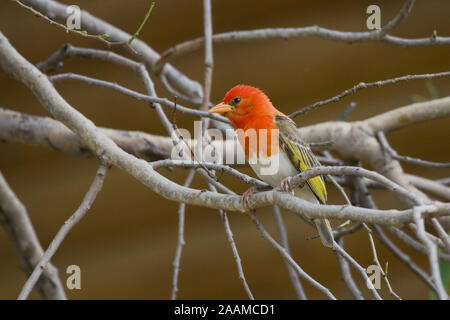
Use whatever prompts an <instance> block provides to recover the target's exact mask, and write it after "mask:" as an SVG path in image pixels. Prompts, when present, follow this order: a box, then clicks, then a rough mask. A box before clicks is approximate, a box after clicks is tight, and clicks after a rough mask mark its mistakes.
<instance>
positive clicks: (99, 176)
mask: <svg viewBox="0 0 450 320" xmlns="http://www.w3.org/2000/svg"><path fill="white" fill-rule="evenodd" d="M107 170H108V165H107V164H106V163H104V162H103V160H101V162H100V166H99V168H98V170H97V173H96V175H95V178H94V181H93V182H92V184H91V186H90V187H89V190H88V192H87V193H86V195H85V196H84V198H83V201H82V202H81V204H80V206H79V207H78V209H77V210H76V211H75V212H74V214H72V215H71V216H70V218H69V219H67V220H66V221H65V222H64V224H63V226H62V227H61V228H60V229H59V231H58V233H57V234H56V236H55V237H54V238H53V240H52V242H51V243H50V245H49V246H48V248H47V250H46V251H45V253H44V255H43V256H42V258H41V260H40V261H39V263H38V264H37V265H36V267H35V268H34V271H33V273H32V274H31V276H30V277H29V278H28V280H27V282H26V283H25V285H24V286H23V288H22V291H21V292H20V294H19V297H18V300H25V299H26V298H27V297H28V295H29V294H30V292H31V290H33V287H34V285H35V284H36V281H37V280H38V279H39V277H40V276H41V274H42V272H43V271H44V269H45V268H46V267H47V264H48V262H49V261H50V259H51V258H52V257H53V255H54V254H55V253H56V251H57V250H58V248H59V246H60V245H61V243H62V242H63V241H64V239H65V238H66V236H67V234H68V233H69V232H70V230H72V228H73V227H74V226H75V225H76V224H77V223H78V222H79V221H80V220H81V219H82V218H83V217H84V216H85V214H86V213H87V212H88V210H89V209H90V208H91V206H92V204H93V203H94V201H95V198H96V197H97V194H98V193H99V192H100V190H101V189H102V186H103V181H104V179H105V175H106V171H107Z"/></svg>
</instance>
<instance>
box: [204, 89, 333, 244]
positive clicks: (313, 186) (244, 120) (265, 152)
mask: <svg viewBox="0 0 450 320" xmlns="http://www.w3.org/2000/svg"><path fill="white" fill-rule="evenodd" d="M209 112H212V113H221V114H224V115H225V116H226V117H227V118H228V119H229V120H230V121H231V123H232V124H233V126H234V128H235V129H236V130H237V134H238V138H239V141H240V143H241V145H242V146H243V148H244V151H245V156H246V158H247V160H248V162H249V164H250V166H251V168H252V169H253V171H254V172H255V173H256V175H257V176H258V177H259V178H260V179H261V180H263V181H265V182H266V183H268V184H269V185H270V186H271V187H273V188H277V187H280V186H281V187H282V188H283V190H286V191H289V190H290V186H289V181H290V177H292V176H295V175H297V174H298V173H299V172H301V171H303V170H306V169H308V168H312V167H317V166H320V163H319V161H318V160H317V159H316V157H315V156H314V154H313V152H312V151H311V149H310V147H309V146H308V144H306V143H305V142H304V141H303V140H302V138H301V137H300V135H299V133H298V131H297V127H296V125H295V123H294V121H292V120H291V119H290V118H289V117H288V116H286V115H285V114H283V113H282V112H280V111H278V110H277V109H276V108H275V107H274V106H273V105H272V103H271V102H270V100H269V98H268V97H267V96H266V95H265V94H264V92H262V91H261V90H259V89H257V88H255V87H251V86H247V85H237V86H235V87H233V88H232V89H231V90H230V91H228V92H227V93H226V95H225V97H224V98H223V101H222V103H220V104H218V105H216V106H215V107H213V108H212V109H210V110H209ZM264 129H266V130H264ZM272 129H278V130H272ZM252 138H255V139H253V140H252ZM252 142H255V143H252ZM292 191H293V193H294V194H295V196H297V197H299V198H302V199H304V200H307V201H310V202H313V203H320V204H324V203H325V202H326V200H327V190H326V188H325V183H324V181H323V178H322V177H321V176H317V177H314V178H311V179H309V180H308V181H307V183H306V184H305V185H304V186H303V187H296V188H295V189H294V190H292ZM254 192H255V189H250V190H249V192H246V193H245V194H244V195H243V201H244V204H245V203H246V200H247V198H248V197H249V196H250V195H251V194H252V193H254ZM313 221H314V223H315V225H316V227H317V230H318V232H319V235H320V238H321V240H322V243H323V244H324V245H325V246H327V247H330V248H331V247H333V242H334V240H333V231H332V229H331V226H330V223H329V221H328V220H326V219H314V220H313Z"/></svg>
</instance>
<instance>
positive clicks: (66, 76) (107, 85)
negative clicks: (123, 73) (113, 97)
mask: <svg viewBox="0 0 450 320" xmlns="http://www.w3.org/2000/svg"><path fill="white" fill-rule="evenodd" d="M49 79H50V80H51V81H52V82H59V81H66V80H77V81H82V82H85V83H87V84H90V85H97V86H101V87H105V88H109V89H113V90H115V91H117V92H120V93H123V94H125V95H127V96H130V97H132V98H134V99H136V100H143V101H147V102H149V103H159V104H161V105H163V106H165V107H169V108H171V109H172V110H173V109H174V108H175V104H174V102H172V101H170V100H168V99H166V98H158V97H155V96H152V95H146V94H142V93H139V92H137V91H133V90H131V89H128V88H126V87H123V86H121V85H119V84H117V83H113V82H110V81H105V80H100V79H95V78H91V77H88V76H84V75H80V74H76V73H71V72H69V73H61V74H57V75H53V76H50V77H49ZM177 110H178V111H180V112H181V113H184V114H188V115H194V116H197V117H206V118H211V119H214V120H217V121H221V122H225V123H229V121H228V120H227V119H226V118H224V117H221V116H217V115H215V114H213V113H209V112H207V111H201V110H195V109H191V108H187V107H183V106H181V105H179V104H178V105H177Z"/></svg>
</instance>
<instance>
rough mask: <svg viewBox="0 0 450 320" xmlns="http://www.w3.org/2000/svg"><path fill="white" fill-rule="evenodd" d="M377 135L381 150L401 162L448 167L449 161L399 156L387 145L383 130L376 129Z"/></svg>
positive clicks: (432, 166) (449, 166) (449, 165)
mask: <svg viewBox="0 0 450 320" xmlns="http://www.w3.org/2000/svg"><path fill="white" fill-rule="evenodd" d="M377 137H378V141H380V144H381V146H382V148H383V150H384V151H385V152H387V153H388V154H389V155H390V156H391V157H392V158H394V159H396V160H400V161H403V162H408V163H412V164H416V165H419V166H424V167H431V168H450V162H447V163H443V162H433V161H427V160H422V159H419V158H413V157H408V156H401V155H399V154H398V153H397V151H395V150H394V149H392V147H391V146H390V145H389V142H388V141H387V139H386V136H385V134H384V132H383V131H378V132H377Z"/></svg>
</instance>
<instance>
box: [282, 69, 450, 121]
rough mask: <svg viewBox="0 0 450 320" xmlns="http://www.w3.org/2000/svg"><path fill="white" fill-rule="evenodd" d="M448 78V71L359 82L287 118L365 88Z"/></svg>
mask: <svg viewBox="0 0 450 320" xmlns="http://www.w3.org/2000/svg"><path fill="white" fill-rule="evenodd" d="M448 76H450V71H446V72H439V73H429V74H413V75H410V74H409V75H406V76H401V77H397V78H393V79H387V80H380V81H375V82H369V83H366V82H360V83H358V84H357V85H355V86H353V87H351V88H350V89H347V90H345V91H342V92H341V93H340V94H338V95H336V96H334V97H331V98H328V99H326V100H322V101H318V102H315V103H313V104H310V105H307V106H306V107H303V108H301V109H300V110H297V111H295V112H292V113H291V114H290V115H289V117H291V118H295V117H296V116H299V115H302V114H305V113H307V112H309V111H311V110H314V109H317V108H319V107H321V106H324V105H327V104H329V103H333V102H338V101H340V100H341V99H342V98H344V97H346V96H348V95H351V94H353V93H355V92H356V91H359V90H361V89H367V88H379V87H382V86H385V85H388V84H393V83H397V82H400V81H409V80H418V79H433V78H440V77H448Z"/></svg>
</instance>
